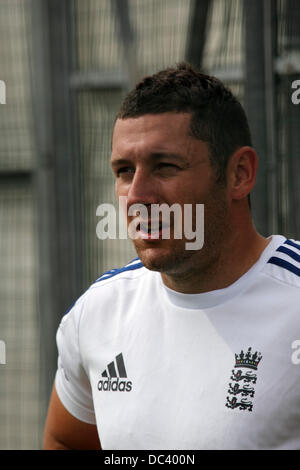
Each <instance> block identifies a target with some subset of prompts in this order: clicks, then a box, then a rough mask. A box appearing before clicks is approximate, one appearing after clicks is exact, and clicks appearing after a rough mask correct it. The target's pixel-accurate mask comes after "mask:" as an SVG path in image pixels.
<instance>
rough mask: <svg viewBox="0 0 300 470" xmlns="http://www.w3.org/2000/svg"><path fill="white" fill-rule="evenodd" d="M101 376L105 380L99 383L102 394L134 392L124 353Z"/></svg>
mask: <svg viewBox="0 0 300 470" xmlns="http://www.w3.org/2000/svg"><path fill="white" fill-rule="evenodd" d="M101 376H102V377H103V378H102V379H101V380H99V382H98V390H99V391H100V392H130V391H131V390H132V382H131V381H130V380H127V373H126V369H125V364H124V359H123V355H122V353H120V354H118V355H117V356H116V358H115V360H114V361H112V362H110V363H109V364H108V366H107V368H106V369H105V370H104V371H103V372H102V374H101ZM122 379H123V380H122Z"/></svg>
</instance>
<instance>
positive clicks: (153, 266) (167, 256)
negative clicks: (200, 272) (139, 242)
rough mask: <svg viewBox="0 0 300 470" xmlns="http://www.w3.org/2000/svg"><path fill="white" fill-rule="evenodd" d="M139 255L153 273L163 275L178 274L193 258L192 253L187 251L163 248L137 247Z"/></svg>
mask: <svg viewBox="0 0 300 470" xmlns="http://www.w3.org/2000/svg"><path fill="white" fill-rule="evenodd" d="M136 251H137V254H138V256H139V258H140V260H141V262H142V263H143V265H144V266H145V268H147V269H149V270H151V271H158V272H162V273H172V272H173V273H177V272H179V271H180V270H181V268H182V267H183V266H184V265H185V264H186V262H187V260H188V259H190V258H191V256H192V252H191V251H186V250H184V249H183V250H174V249H173V250H172V249H163V248H158V247H156V248H144V249H141V248H140V247H136Z"/></svg>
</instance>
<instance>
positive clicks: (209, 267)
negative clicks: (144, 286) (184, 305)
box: [161, 221, 270, 294]
mask: <svg viewBox="0 0 300 470" xmlns="http://www.w3.org/2000/svg"><path fill="white" fill-rule="evenodd" d="M246 225H247V226H244V227H241V224H239V229H238V230H235V231H234V232H233V233H232V234H231V235H230V236H229V237H228V239H226V241H225V242H223V244H222V247H221V248H220V250H219V253H217V254H215V256H214V258H213V259H212V258H211V259H210V260H209V261H208V262H206V264H204V263H203V260H201V263H200V265H199V264H197V263H194V262H193V264H194V266H193V267H192V268H191V269H188V270H185V272H180V273H179V272H178V273H175V274H174V273H172V274H170V273H162V274H161V276H162V280H163V282H164V284H165V285H166V286H167V287H169V288H170V289H173V290H175V291H177V292H182V293H185V294H197V293H204V292H209V291H213V290H216V289H224V288H225V287H228V286H230V285H231V284H232V283H233V282H235V281H237V280H238V279H239V278H240V277H241V276H243V275H244V274H245V273H246V272H247V271H248V270H249V269H250V268H251V267H252V266H253V264H255V263H256V262H257V261H258V259H259V258H260V256H261V254H262V252H263V251H264V249H265V248H266V246H267V245H268V244H269V242H270V240H268V239H266V238H264V237H262V236H261V235H260V234H258V233H257V232H256V230H255V228H254V226H253V224H252V221H251V222H250V223H246ZM203 249H204V248H203ZM210 251H211V250H210V249H209V248H208V254H209V256H211V253H210Z"/></svg>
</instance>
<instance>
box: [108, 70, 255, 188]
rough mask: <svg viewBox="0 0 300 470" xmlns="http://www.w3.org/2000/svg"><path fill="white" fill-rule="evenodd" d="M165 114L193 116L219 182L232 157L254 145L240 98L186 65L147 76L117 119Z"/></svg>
mask: <svg viewBox="0 0 300 470" xmlns="http://www.w3.org/2000/svg"><path fill="white" fill-rule="evenodd" d="M164 112H175V113H184V112H187V113H191V115H192V117H191V123H190V130H191V135H192V136H193V137H195V138H197V139H200V140H202V141H204V142H206V143H207V144H208V147H209V150H210V158H211V162H212V165H213V166H214V167H215V169H216V173H217V180H218V181H219V182H224V183H225V182H226V168H227V163H228V159H229V157H230V155H232V153H233V152H234V151H235V150H236V149H238V148H239V147H242V146H244V145H249V146H252V143H251V134H250V130H249V125H248V121H247V117H246V114H245V111H244V109H243V107H242V106H241V104H240V102H239V101H238V100H237V98H236V97H235V96H234V95H233V94H232V92H231V91H230V90H229V89H228V88H226V87H225V86H224V84H223V83H222V82H221V81H220V80H218V79H217V78H215V77H212V76H209V75H205V74H203V73H201V72H199V71H197V70H195V69H194V68H193V67H192V66H191V65H190V64H187V63H185V62H181V63H179V64H177V65H176V66H175V67H170V68H167V69H165V70H161V71H159V72H157V73H155V74H154V75H150V76H146V77H144V78H143V79H142V80H141V81H140V82H139V83H137V85H136V86H135V88H134V89H133V90H132V91H131V92H129V93H128V95H127V96H126V97H125V99H124V101H123V104H122V106H121V109H120V111H119V113H118V115H117V119H126V118H134V117H139V116H143V115H145V114H161V113H164Z"/></svg>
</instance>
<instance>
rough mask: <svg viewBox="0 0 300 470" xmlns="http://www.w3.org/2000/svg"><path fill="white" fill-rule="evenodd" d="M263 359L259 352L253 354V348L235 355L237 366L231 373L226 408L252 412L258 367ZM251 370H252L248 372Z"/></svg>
mask: <svg viewBox="0 0 300 470" xmlns="http://www.w3.org/2000/svg"><path fill="white" fill-rule="evenodd" d="M261 359H262V355H261V353H259V352H257V351H256V352H255V353H254V354H252V352H251V347H250V348H248V351H247V352H246V353H244V351H243V350H242V351H241V352H240V354H235V365H234V369H233V370H232V372H231V377H230V379H231V380H232V382H230V383H229V388H228V392H227V393H228V394H229V395H228V396H227V398H226V399H227V401H226V403H225V406H227V408H231V409H234V408H238V409H239V410H248V411H252V409H253V400H251V399H253V398H254V393H255V389H254V385H255V384H256V380H257V373H256V371H257V367H258V364H259V363H260V361H261ZM247 369H250V370H247Z"/></svg>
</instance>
